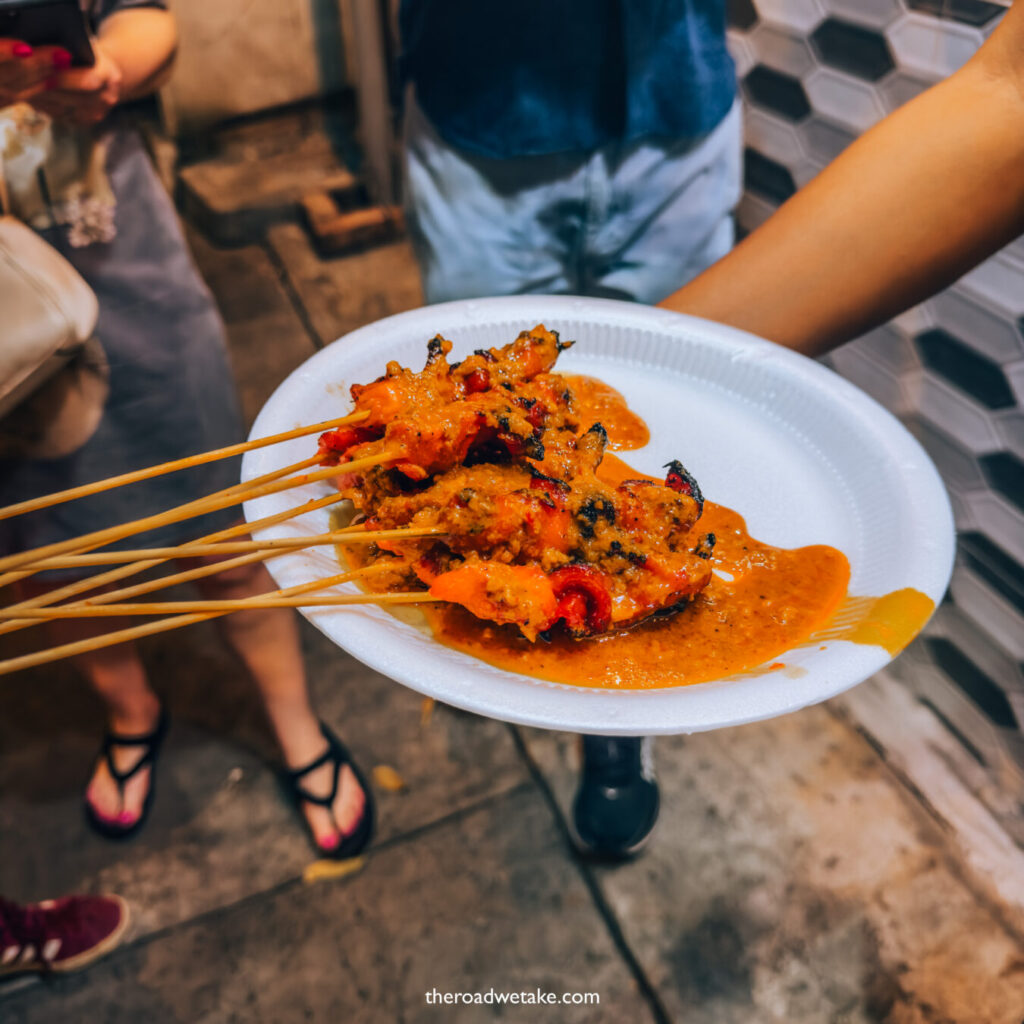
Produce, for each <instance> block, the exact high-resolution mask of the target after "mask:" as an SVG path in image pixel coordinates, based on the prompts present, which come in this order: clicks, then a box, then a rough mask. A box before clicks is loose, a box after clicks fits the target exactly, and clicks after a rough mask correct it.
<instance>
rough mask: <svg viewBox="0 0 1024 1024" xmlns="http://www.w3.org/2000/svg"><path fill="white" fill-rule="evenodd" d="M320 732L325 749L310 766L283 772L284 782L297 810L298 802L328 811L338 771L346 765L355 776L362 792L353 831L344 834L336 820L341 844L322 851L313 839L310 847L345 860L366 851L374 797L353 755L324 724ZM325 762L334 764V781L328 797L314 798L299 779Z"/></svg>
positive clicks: (336, 788)
mask: <svg viewBox="0 0 1024 1024" xmlns="http://www.w3.org/2000/svg"><path fill="white" fill-rule="evenodd" d="M320 731H321V732H322V733H323V735H324V739H325V740H327V749H326V750H325V751H324V752H323V753H322V754H321V755H320V756H319V757H318V758H316V760H314V761H310V763H309V764H307V765H305V766H304V767H302V768H295V769H294V770H289V771H286V772H285V773H284V781H285V784H286V785H287V787H288V791H289V793H290V795H291V798H292V800H293V801H294V802H295V805H296V807H298V805H299V804H301V803H311V804H315V805H316V806H317V807H326V808H327V809H328V810H330V808H331V806H332V805H333V803H334V799H335V797H336V796H337V795H338V785H339V783H340V781H341V769H342V768H344V767H345V765H348V766H349V768H351V769H352V774H353V775H354V776H355V779H356V782H358V783H359V788H360V789H361V790H362V791H363V800H364V803H363V814H362V817H361V818H360V819H359V823H358V824H357V825H356V827H355V829H353V831H351V832H349V833H348V834H347V835H346V834H345V833H344V832H342V831H341V829H340V828H338V823H337V821H335V822H334V827H335V828H338V833H339V835H340V836H341V842H340V843H338V845H337V846H336V847H334V849H332V850H328V849H324V848H323V847H322V846H320V845H319V844H318V843H317V841H316V840H315V839H313V847H314V849H315V850H316V852H317V853H318V854H320V855H321V856H322V857H330V858H332V859H333V860H344V859H345V858H346V857H355V856H357V855H358V854H360V853H362V852H363V850H364V849H366V846H367V844H368V843H369V842H370V839H371V838H372V837H373V824H374V804H373V795H372V793H371V792H370V786H369V784H368V783H367V781H366V778H365V776H364V775H363V773H362V772H361V771H360V770H359V766H358V765H357V764H356V763H355V761H353V760H352V755H351V754H349V752H348V750H347V749H346V748H345V745H344V744H343V743H342V742H341V740H339V739H338V737H337V736H335V735H334V733H333V732H331V730H330V729H328V728H327V726H326V725H324V723H323V722H321V723H320ZM328 763H330V764H333V765H334V778H333V779H332V781H331V791H330V793H328V794H327V796H316V795H315V794H314V793H310V792H309V790H307V789H305V788H304V787H303V786H302V785H301V784H300V782H299V780H300V779H301V778H302V777H303V776H304V775H308V774H309V773H310V772H312V771H316V769H317V768H320V767H321V766H322V765H325V764H328ZM331 818H332V819H333V818H334V814H333V812H331Z"/></svg>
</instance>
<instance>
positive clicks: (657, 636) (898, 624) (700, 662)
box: [420, 375, 935, 690]
mask: <svg viewBox="0 0 1024 1024" xmlns="http://www.w3.org/2000/svg"><path fill="white" fill-rule="evenodd" d="M566 376H567V381H568V383H569V384H570V386H571V387H572V389H573V392H574V395H575V396H576V404H577V408H578V410H579V411H580V414H581V415H580V419H581V422H583V423H586V424H588V425H589V424H590V423H593V422H598V421H599V422H601V423H602V424H603V425H604V427H605V429H606V430H607V431H608V436H609V448H617V449H619V450H625V449H635V448H640V447H643V445H645V444H646V443H647V441H648V440H649V439H650V432H649V431H648V429H647V426H646V424H645V423H644V422H643V420H642V419H640V417H639V416H637V415H636V414H635V413H634V412H632V411H631V410H630V409H629V408H628V406H627V404H626V401H625V399H624V398H623V397H622V395H620V394H619V393H618V392H617V391H615V390H614V389H613V388H612V387H610V386H609V385H607V384H605V383H604V382H603V381H599V380H596V379H594V378H592V377H579V376H569V375H566ZM599 476H601V477H602V478H603V479H604V480H606V481H607V482H608V483H610V484H613V485H614V484H618V483H620V482H621V481H623V480H627V479H634V480H635V479H638V478H641V477H644V476H646V474H644V473H640V472H638V471H637V470H634V469H632V468H631V467H630V466H628V465H627V464H626V463H625V462H623V461H622V460H621V459H620V458H618V457H617V456H615V455H612V454H610V453H606V454H605V457H604V461H603V462H602V463H601V468H600V470H599ZM648 479H654V478H652V477H648ZM708 532H711V533H714V534H715V537H716V543H715V547H714V551H713V554H712V557H711V562H712V565H713V566H714V569H715V573H714V575H713V577H712V580H711V582H710V583H709V584H708V586H707V587H706V588H705V589H704V590H703V591H702V592H701V593H699V594H698V595H697V596H696V597H695V598H694V600H693V601H691V602H690V604H689V606H688V607H687V608H685V609H684V610H683V611H681V612H679V613H677V614H676V615H673V616H672V617H670V618H667V619H653V620H649V621H647V622H645V623H643V624H641V625H640V626H638V627H637V628H635V629H633V630H631V631H630V632H627V633H619V634H615V635H612V636H607V637H598V638H595V639H592V640H585V641H576V640H572V639H570V638H569V637H567V636H564V635H557V636H555V637H554V639H553V640H552V642H551V643H544V642H537V643H530V642H529V641H527V640H525V639H524V638H523V637H522V636H521V635H520V634H519V631H518V630H516V629H515V628H514V627H510V626H497V625H494V624H492V623H488V622H483V621H481V620H480V619H477V618H475V617H474V616H473V615H471V614H470V613H469V612H467V611H466V610H465V609H464V608H462V607H460V606H458V605H446V604H424V605H421V606H420V609H421V610H422V614H423V616H424V617H425V618H426V621H427V623H428V624H429V626H430V628H431V629H432V631H433V633H434V636H435V638H436V639H437V640H438V641H439V642H441V643H443V644H445V645H446V646H448V647H453V648H455V649H456V650H459V651H463V652H465V653H466V654H471V655H473V656H474V657H476V658H480V659H481V660H482V661H485V662H488V663H489V664H492V665H496V666H497V667H499V668H504V669H508V670H509V671H512V672H519V673H522V674H524V675H530V676H535V677H537V678H540V679H548V680H551V681H553V682H559V683H570V684H572V685H576V686H590V687H604V688H614V689H630V690H647V689H659V688H662V687H668V686H684V685H689V684H693V683H702V682H708V681H710V680H712V679H720V678H723V677H725V676H730V675H735V674H736V673H740V672H747V671H748V670H750V669H754V668H756V667H757V666H764V667H763V668H762V669H761V670H760V671H777V670H780V669H785V668H786V665H785V663H783V662H779V661H776V660H775V659H777V658H778V657H779V656H780V655H781V654H783V653H784V652H785V651H789V650H791V649H793V648H794V647H804V646H812V645H820V644H824V643H827V642H829V641H833V640H849V641H852V642H854V643H862V644H878V645H879V646H881V647H884V648H885V649H886V650H887V651H888V652H889V653H890V654H893V655H895V654H897V653H899V651H901V650H902V649H903V648H904V647H905V646H906V645H907V644H908V643H909V642H910V641H911V640H912V639H913V637H914V636H915V635H916V634H917V632H918V631H919V630H920V629H921V627H922V626H923V625H924V623H925V622H926V621H927V619H928V617H929V616H930V615H931V613H932V611H933V610H934V607H935V605H934V602H933V601H932V600H931V599H930V598H929V597H928V596H927V595H925V594H922V593H921V592H920V591H917V590H912V589H909V588H908V589H905V590H899V591H895V592H893V593H891V594H886V595H884V596H883V597H850V596H848V595H847V586H848V584H849V580H850V564H849V562H848V561H847V559H846V556H845V555H844V554H843V553H842V552H841V551H838V550H837V549H836V548H832V547H828V546H827V545H824V544H816V545H813V546H810V547H803V548H794V549H786V548H777V547H773V546H772V545H770V544H764V543H762V542H761V541H758V540H755V539H754V538H753V537H751V536H750V534H749V533H748V532H747V527H746V522H745V521H744V519H743V517H742V516H741V515H740V514H739V513H737V512H734V511H733V510H732V509H729V508H726V507H725V506H723V505H718V504H716V503H715V502H711V501H708V502H705V505H704V513H703V515H702V516H701V518H700V521H699V522H698V524H697V526H696V527H695V528H694V531H693V542H694V544H696V541H697V538H698V537H699V536H701V535H703V534H705V533H708Z"/></svg>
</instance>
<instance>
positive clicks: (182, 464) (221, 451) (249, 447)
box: [0, 412, 370, 519]
mask: <svg viewBox="0 0 1024 1024" xmlns="http://www.w3.org/2000/svg"><path fill="white" fill-rule="evenodd" d="M369 415H370V414H369V413H368V412H355V413H350V414H349V415H347V416H342V417H341V418H340V419H333V420H325V421H324V422H323V423H314V424H312V425H310V426H308V427H296V428H295V429H294V430H285V431H283V432H282V433H280V434H273V435H272V436H270V437H258V438H255V439H253V440H250V441H241V442H239V443H238V444H231V445H228V446H227V447H225V448H215V449H213V450H212V451H208V452H201V453H200V454H198V455H189V456H187V457H185V458H183V459H175V460H174V461H173V462H162V463H160V464H159V465H157V466H148V467H146V468H145V469H137V470H134V471H133V472H131V473H122V474H121V475H120V476H111V477H107V478H106V479H105V480H97V481H95V482H94V483H91V484H82V485H81V486H80V487H71V488H68V489H67V490H65V491H56V492H54V493H53V494H44V495H42V496H41V497H39V498H31V499H29V500H28V501H19V502H17V503H16V504H14V505H8V506H6V507H5V508H0V519H10V518H11V517H12V516H19V515H23V514H24V513H25V512H35V511H37V510H38V509H42V508H50V507H51V506H53V505H60V504H62V503H63V502H65V501H73V500H74V499H75V498H85V497H88V496H89V495H92V494H99V493H100V492H102V491H108V490H110V489H111V488H114V487H123V486H124V485H125V484H133V483H136V482H138V481H140V480H150V479H152V478H153V477H155V476H163V475H164V474H165V473H175V472H177V471H178V470H180V469H191V468H192V467H193V466H202V465H205V464H206V463H207V462H216V461H217V460H218V459H227V458H230V457H231V456H232V455H241V454H242V453H243V452H251V451H254V450H255V449H257V448H265V447H267V446H268V445H271V444H277V443H279V442H281V441H290V440H292V439H293V438H296V437H305V436H306V435H307V434H318V433H323V431H325V430H331V429H332V428H336V427H342V426H345V425H347V424H349V423H358V422H359V421H360V420H364V419H366V418H367V417H368V416H369Z"/></svg>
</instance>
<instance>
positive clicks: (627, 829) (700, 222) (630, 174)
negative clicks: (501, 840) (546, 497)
mask: <svg viewBox="0 0 1024 1024" xmlns="http://www.w3.org/2000/svg"><path fill="white" fill-rule="evenodd" d="M740 141H741V122H740V112H739V107H738V105H737V106H734V107H733V109H732V110H731V111H730V113H729V114H728V115H727V116H726V118H725V119H724V120H723V121H722V123H721V124H719V125H718V127H717V128H716V129H715V130H714V131H713V132H711V134H710V135H708V136H707V137H706V138H704V139H702V140H700V141H699V142H697V143H695V144H693V143H672V142H666V141H645V142H640V143H634V144H632V145H629V146H627V147H624V148H622V149H621V150H620V148H619V147H609V148H608V150H607V151H606V152H605V153H603V154H602V158H603V163H602V164H600V165H596V166H593V167H592V172H593V173H592V179H591V189H590V197H591V205H590V209H589V211H588V217H587V223H586V238H587V245H586V256H585V260H584V270H583V277H584V288H583V290H584V291H585V292H586V294H589V295H600V296H604V297H607V298H622V299H630V300H634V301H638V302H657V301H658V300H660V299H662V298H664V297H665V296H666V295H668V294H670V293H671V292H673V291H674V290H675V289H676V288H678V287H680V286H681V285H682V284H684V283H685V282H686V281H688V280H690V278H692V277H695V276H696V275H697V274H699V273H700V272H701V271H702V270H704V269H705V268H706V267H709V266H710V265H711V264H712V263H714V262H715V261H716V260H718V259H720V258H721V257H722V256H724V255H725V254H726V253H727V252H728V251H729V249H730V248H732V244H733V221H732V210H733V208H734V206H735V205H736V203H737V202H738V200H739V195H740V167H741V153H740ZM601 171H603V172H604V173H600V172H601ZM659 804H660V795H659V792H658V785H657V782H656V781H655V778H654V758H653V742H652V740H651V739H650V738H649V737H647V738H641V737H618V736H584V737H583V738H582V767H581V772H580V784H579V787H578V789H577V792H576V797H575V799H574V801H573V808H572V831H573V838H574V841H575V843H576V846H577V848H578V849H579V850H580V851H581V852H583V853H586V854H590V855H594V856H600V857H607V858H616V857H626V856H629V855H630V854H633V853H635V852H637V851H638V850H639V849H640V848H641V847H642V846H643V844H644V842H645V841H646V840H647V838H648V837H649V835H650V832H651V830H652V829H653V828H654V825H655V822H656V821H657V818H658V809H659Z"/></svg>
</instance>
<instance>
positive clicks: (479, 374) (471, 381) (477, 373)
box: [466, 367, 491, 395]
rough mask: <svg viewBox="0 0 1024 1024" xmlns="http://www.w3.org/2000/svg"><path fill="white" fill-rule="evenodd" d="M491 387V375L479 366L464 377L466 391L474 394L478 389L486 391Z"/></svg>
mask: <svg viewBox="0 0 1024 1024" xmlns="http://www.w3.org/2000/svg"><path fill="white" fill-rule="evenodd" d="M490 387H491V375H490V374H489V373H488V372H487V371H486V370H485V369H483V367H480V368H478V369H476V370H474V371H473V372H472V373H471V374H469V376H468V377H466V391H467V392H468V393H469V394H471V395H475V394H477V393H479V392H480V391H488V390H490Z"/></svg>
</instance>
